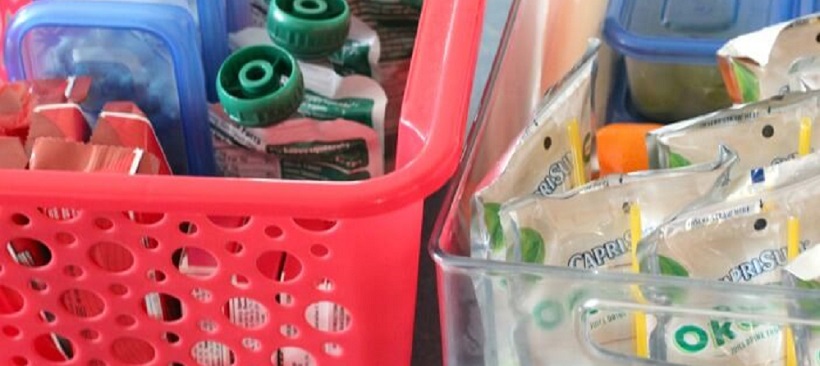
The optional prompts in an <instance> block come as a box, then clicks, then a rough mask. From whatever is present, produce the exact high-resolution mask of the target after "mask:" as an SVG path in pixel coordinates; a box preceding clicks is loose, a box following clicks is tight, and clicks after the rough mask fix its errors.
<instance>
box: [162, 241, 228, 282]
mask: <svg viewBox="0 0 820 366" xmlns="http://www.w3.org/2000/svg"><path fill="white" fill-rule="evenodd" d="M171 261H172V262H173V264H174V266H175V267H176V268H177V270H179V273H182V274H184V275H186V276H188V277H194V278H204V277H210V276H213V275H214V274H216V271H217V269H218V268H219V263H218V262H217V261H216V257H214V255H213V254H211V252H209V251H207V250H205V249H202V248H199V247H195V246H187V247H182V248H179V249H177V250H176V251H174V254H172V255H171Z"/></svg>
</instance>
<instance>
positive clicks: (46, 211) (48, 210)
mask: <svg viewBox="0 0 820 366" xmlns="http://www.w3.org/2000/svg"><path fill="white" fill-rule="evenodd" d="M37 211H40V213H41V214H43V216H45V217H48V218H50V219H52V220H57V221H68V220H71V219H73V218H75V217H77V216H80V211H78V210H75V209H73V208H67V207H39V208H37Z"/></svg>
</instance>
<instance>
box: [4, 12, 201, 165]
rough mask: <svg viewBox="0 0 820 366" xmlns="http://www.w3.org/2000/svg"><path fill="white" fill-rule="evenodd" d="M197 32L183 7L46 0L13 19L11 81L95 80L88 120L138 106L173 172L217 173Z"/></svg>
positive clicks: (7, 54)
mask: <svg viewBox="0 0 820 366" xmlns="http://www.w3.org/2000/svg"><path fill="white" fill-rule="evenodd" d="M101 8H103V9H104V10H102V11H101V10H100V9H101ZM198 34H199V33H198V31H197V28H196V25H195V24H194V21H193V18H192V17H191V15H190V13H189V11H188V10H187V9H184V8H182V7H179V6H176V5H167V4H161V3H145V2H130V1H125V2H118V1H100V0H76V1H60V0H43V1H37V2H35V3H32V4H30V5H29V6H27V7H26V8H25V9H23V10H22V11H20V12H19V13H17V15H16V16H15V17H14V19H13V21H12V23H11V24H10V26H9V29H8V34H7V38H6V44H5V63H6V66H7V69H8V72H9V77H10V78H11V79H12V80H21V79H45V78H55V77H66V76H72V75H88V76H91V78H92V87H91V91H90V94H89V98H88V101H87V102H86V103H84V104H83V105H82V108H83V109H84V110H85V111H86V112H88V114H90V115H92V116H96V114H97V113H98V112H99V109H100V108H102V105H104V103H105V102H107V101H114V100H131V101H134V102H135V103H137V105H138V106H139V107H140V108H141V109H142V110H143V111H144V112H145V113H146V115H147V116H148V118H149V119H150V120H151V123H152V125H153V126H154V130H155V131H156V133H157V137H158V138H159V140H160V143H161V144H162V147H163V150H164V151H165V154H166V156H167V158H168V160H169V163H170V164H171V167H172V169H173V170H174V173H176V174H192V175H213V174H214V172H215V168H214V166H215V165H214V156H213V148H212V143H211V133H210V129H209V127H208V122H207V121H208V118H207V117H208V115H207V108H208V103H207V99H206V95H205V91H204V90H205V88H204V87H205V79H204V72H203V67H202V62H201V61H200V58H199V55H200V54H199V52H198V51H199V49H198V47H197V43H198V41H197V40H198Z"/></svg>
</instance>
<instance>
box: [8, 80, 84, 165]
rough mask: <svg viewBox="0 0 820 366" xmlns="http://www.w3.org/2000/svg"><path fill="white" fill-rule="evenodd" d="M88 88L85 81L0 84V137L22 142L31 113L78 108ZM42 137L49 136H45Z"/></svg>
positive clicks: (27, 130)
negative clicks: (50, 108) (48, 108)
mask: <svg viewBox="0 0 820 366" xmlns="http://www.w3.org/2000/svg"><path fill="white" fill-rule="evenodd" d="M90 87H91V79H90V78H88V77H69V78H65V79H47V80H35V81H30V82H29V81H25V82H15V83H5V82H2V81H0V136H15V137H18V138H20V140H21V141H25V140H26V138H27V137H28V134H29V127H30V122H31V121H30V119H31V118H32V117H31V114H32V113H34V110H36V109H37V108H38V107H40V106H44V105H49V104H80V103H82V102H83V101H85V99H86V98H87V97H88V91H89V89H90ZM78 109H79V108H78ZM69 113H71V112H69ZM74 129H76V128H74ZM58 130H59V128H58ZM52 132H54V130H52ZM58 135H60V134H59V133H58ZM45 136H51V135H49V134H47V133H46V134H44V135H43V137H45ZM32 142H33V140H32ZM28 147H29V148H28V149H27V151H30V145H29V146H28Z"/></svg>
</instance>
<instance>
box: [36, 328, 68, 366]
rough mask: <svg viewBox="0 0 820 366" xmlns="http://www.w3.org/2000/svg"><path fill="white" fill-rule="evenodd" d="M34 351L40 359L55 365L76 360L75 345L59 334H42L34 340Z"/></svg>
mask: <svg viewBox="0 0 820 366" xmlns="http://www.w3.org/2000/svg"><path fill="white" fill-rule="evenodd" d="M34 350H35V351H36V352H37V354H38V355H40V357H42V358H45V359H46V360H48V361H51V362H55V363H64V362H68V361H71V360H72V359H73V358H74V344H73V343H71V341H70V340H69V339H68V338H66V337H63V336H61V335H59V334H57V333H48V334H41V335H39V336H37V338H34Z"/></svg>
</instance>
